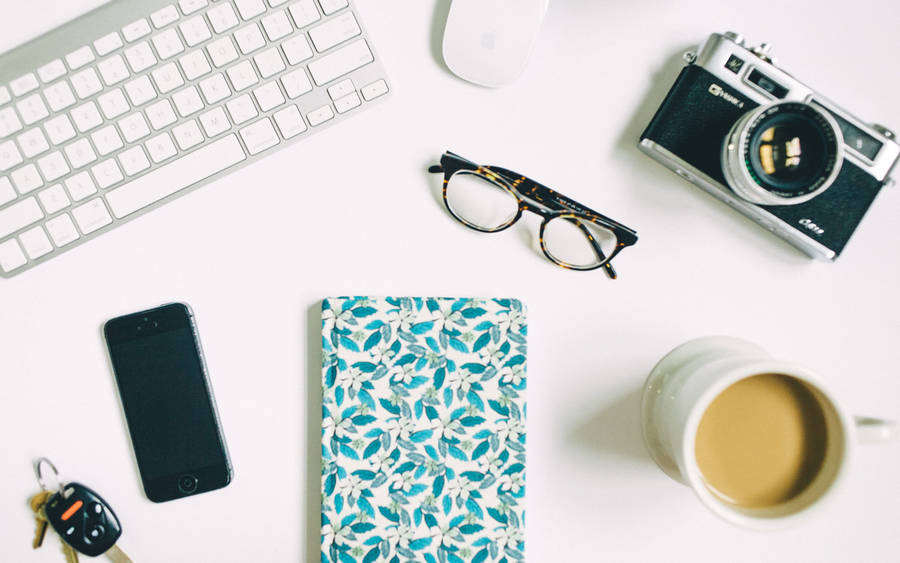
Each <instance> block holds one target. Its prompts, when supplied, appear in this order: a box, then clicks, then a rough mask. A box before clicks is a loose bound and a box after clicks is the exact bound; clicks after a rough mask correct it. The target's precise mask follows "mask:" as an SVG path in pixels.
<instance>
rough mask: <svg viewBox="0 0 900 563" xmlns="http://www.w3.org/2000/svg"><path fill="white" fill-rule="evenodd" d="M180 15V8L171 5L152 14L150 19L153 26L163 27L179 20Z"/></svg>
mask: <svg viewBox="0 0 900 563" xmlns="http://www.w3.org/2000/svg"><path fill="white" fill-rule="evenodd" d="M180 17H181V15H180V14H179V13H178V8H176V7H175V6H171V5H169V6H166V7H165V8H162V9H161V10H157V11H155V12H153V13H152V14H150V21H152V22H153V27H155V28H156V29H161V28H163V27H166V26H167V25H169V24H170V23H172V22H175V21H178V18H180Z"/></svg>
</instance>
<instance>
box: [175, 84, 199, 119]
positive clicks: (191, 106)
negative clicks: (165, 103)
mask: <svg viewBox="0 0 900 563" xmlns="http://www.w3.org/2000/svg"><path fill="white" fill-rule="evenodd" d="M172 101H173V102H175V107H176V108H177V109H178V113H180V114H181V117H187V116H189V115H191V114H192V113H195V112H198V111H200V110H201V109H203V100H201V99H200V94H199V93H198V92H197V88H195V87H194V86H190V87H188V88H185V89H184V90H181V91H180V92H176V93H175V95H174V96H172Z"/></svg>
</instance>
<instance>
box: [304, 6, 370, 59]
mask: <svg viewBox="0 0 900 563" xmlns="http://www.w3.org/2000/svg"><path fill="white" fill-rule="evenodd" d="M360 33H362V30H361V29H360V28H359V24H358V23H357V22H356V16H354V15H353V12H347V13H345V14H341V15H340V16H338V17H336V18H334V19H331V20H329V21H327V22H325V23H323V24H322V25H320V26H317V27H314V28H312V29H311V30H309V38H310V39H312V42H313V45H315V46H316V50H318V51H319V52H320V53H321V52H323V51H327V50H328V49H331V48H332V47H334V46H335V45H339V44H341V43H343V42H344V41H347V40H349V39H351V38H353V37H356V36H357V35H359V34H360Z"/></svg>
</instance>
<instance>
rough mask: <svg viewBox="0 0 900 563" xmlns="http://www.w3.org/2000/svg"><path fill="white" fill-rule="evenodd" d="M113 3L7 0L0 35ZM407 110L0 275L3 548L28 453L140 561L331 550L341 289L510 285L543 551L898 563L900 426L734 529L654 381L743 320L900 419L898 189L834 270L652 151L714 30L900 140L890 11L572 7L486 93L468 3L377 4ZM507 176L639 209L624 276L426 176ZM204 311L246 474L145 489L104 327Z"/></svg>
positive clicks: (226, 416) (532, 520) (369, 18)
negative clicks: (568, 254)
mask: <svg viewBox="0 0 900 563" xmlns="http://www.w3.org/2000/svg"><path fill="white" fill-rule="evenodd" d="M98 4H99V1H98V0H32V1H30V2H4V7H3V12H4V14H3V17H2V18H0V38H2V39H0V48H2V49H5V48H9V47H13V46H14V45H16V44H18V43H20V42H22V41H24V40H26V39H28V38H29V37H31V36H33V35H36V34H39V33H41V32H43V31H45V30H47V29H50V28H51V27H53V26H55V25H57V24H59V23H62V22H64V21H66V20H68V19H70V18H72V17H74V16H76V15H78V14H80V13H82V12H83V11H86V10H87V9H89V8H91V7H93V6H95V5H98ZM358 6H359V9H360V11H361V12H362V15H363V18H364V20H365V22H366V23H367V25H368V27H369V29H370V32H371V33H372V36H373V38H374V39H375V42H376V45H377V48H378V49H379V51H380V53H381V55H382V57H383V59H384V62H385V65H386V66H387V68H388V70H389V73H390V76H391V78H392V80H393V84H394V89H395V93H394V97H393V98H392V99H391V100H390V101H389V103H386V104H383V105H381V106H380V107H378V108H377V109H373V110H370V111H368V112H366V113H364V114H361V115H359V116H358V117H356V118H355V119H354V120H351V121H348V122H347V123H345V124H342V125H340V126H339V127H335V128H332V129H330V130H328V131H327V132H324V133H322V134H320V135H317V136H315V137H314V138H312V139H310V140H307V141H303V142H301V143H300V144H298V145H295V146H294V147H293V148H290V149H288V150H285V151H282V152H279V153H278V154H275V155H273V156H270V157H269V158H267V159H266V160H265V161H264V162H263V163H260V164H257V165H255V166H252V167H248V168H245V169H244V170H242V171H240V172H239V173H237V174H234V175H231V176H229V177H228V178H226V179H223V180H221V181H219V182H217V183H215V184H213V185H209V186H207V187H205V188H203V189H202V190H199V191H197V192H196V193H194V194H192V195H190V196H188V197H185V198H183V199H181V200H179V201H177V202H175V203H174V204H171V205H167V206H166V207H164V208H162V209H159V210H157V211H155V212H153V213H151V214H150V215H148V216H146V217H144V218H142V219H140V220H138V221H135V222H133V223H131V224H129V225H127V226H125V227H123V228H120V229H118V230H117V231H116V232H114V233H112V234H109V235H106V236H103V237H101V238H100V239H98V240H95V241H93V242H91V243H90V244H87V245H85V246H82V247H80V248H78V249H77V250H75V251H73V252H70V253H68V254H66V255H65V256H62V257H60V258H57V259H55V260H53V261H51V262H49V263H47V264H45V265H43V266H41V267H39V268H37V269H35V270H33V271H31V272H29V273H27V274H25V275H22V276H20V277H18V278H15V279H13V280H0V286H2V288H0V311H2V314H0V371H2V380H3V389H2V391H0V396H2V399H0V401H2V402H0V405H2V408H0V427H2V428H3V450H4V452H3V455H2V461H0V464H2V477H3V478H2V480H0V506H2V507H3V510H2V516H0V523H2V533H0V537H2V542H0V559H2V560H4V561H16V562H22V563H27V562H29V561H35V562H37V561H48V562H53V561H60V560H61V558H62V555H61V554H60V551H59V544H58V540H57V539H56V538H53V537H51V538H49V539H48V540H47V542H46V546H45V547H44V548H43V549H42V550H41V551H40V552H38V553H32V550H31V548H30V543H31V535H32V532H33V521H32V519H31V516H30V511H29V510H28V508H27V507H26V500H27V498H28V495H29V494H30V493H32V492H33V490H34V489H35V485H36V484H35V480H34V477H33V475H32V469H31V461H32V460H33V459H34V458H35V457H37V456H41V455H44V456H49V457H50V458H51V459H53V460H54V461H55V462H56V464H57V465H58V467H59V468H60V470H61V471H62V472H63V473H64V474H65V475H66V476H68V477H70V478H72V479H77V480H79V481H82V482H84V483H86V484H88V485H89V486H93V487H95V488H96V489H98V490H99V491H100V492H101V494H103V495H104V496H105V497H106V498H107V499H108V500H110V501H111V502H112V503H113V506H114V507H115V509H116V510H117V512H118V514H119V516H120V517H121V519H122V521H123V523H124V527H125V530H126V531H125V535H124V536H123V538H122V541H121V543H122V546H123V547H124V548H125V549H126V551H128V552H129V553H130V554H131V555H132V556H133V557H134V559H135V561H138V562H145V561H298V560H300V561H317V560H318V555H317V553H318V545H319V533H320V532H319V495H320V493H319V453H318V452H319V436H320V426H319V425H320V421H321V419H320V403H319V399H318V397H319V385H320V384H319V380H320V373H319V367H318V361H319V359H318V358H319V337H318V325H319V320H318V307H319V301H320V299H321V298H323V297H325V296H329V295H337V294H377V295H385V294H388V295H456V296H501V295H502V296H516V297H519V298H522V299H524V300H525V301H526V302H527V304H528V306H529V308H530V327H529V332H530V335H529V337H530V349H531V353H530V357H529V366H528V368H529V395H530V401H529V403H530V404H529V417H530V418H529V420H528V455H529V466H528V477H527V479H528V481H527V486H528V496H527V503H528V504H527V506H528V525H527V539H526V553H527V556H528V560H529V561H532V562H536V563H544V562H557V561H559V562H570V561H573V562H575V561H577V562H581V561H585V562H592V561H603V560H606V561H663V560H665V561H726V560H727V561H791V562H798V561H815V562H821V561H866V562H877V561H897V557H898V553H900V535H898V533H897V523H898V522H900V479H898V475H900V443H898V442H894V443H893V444H886V445H874V446H869V447H861V448H859V449H858V450H857V453H858V455H857V457H856V459H855V460H854V465H855V466H854V467H853V469H852V473H851V475H850V478H849V479H848V481H847V482H846V485H845V486H844V487H843V489H842V490H841V491H840V494H839V495H838V496H837V498H835V499H834V501H833V502H832V503H830V504H829V505H828V506H827V507H826V508H825V510H824V511H823V512H822V513H821V515H820V516H818V517H816V518H815V519H813V520H812V521H810V522H809V523H807V524H804V525H802V526H801V527H799V528H796V529H792V530H788V531H783V532H777V533H767V534H761V533H755V532H749V531H744V530H742V529H737V528H735V527H732V526H731V525H729V524H726V523H724V522H722V521H720V520H718V519H717V518H716V517H715V516H714V515H712V514H711V513H710V512H709V511H707V510H706V509H705V508H704V507H703V506H701V504H700V503H699V501H698V500H697V499H695V498H694V496H693V493H692V492H691V491H690V490H689V489H687V488H685V487H682V486H681V485H678V484H676V483H674V482H673V481H671V480H670V479H669V478H668V477H666V476H665V475H664V474H663V473H662V472H661V471H659V470H658V469H657V468H656V467H655V466H654V465H653V463H652V462H651V461H650V458H649V457H648V455H647V453H646V452H645V450H644V446H643V443H642V441H641V433H640V428H639V420H638V404H639V391H640V389H641V385H642V383H643V380H644V377H645V376H646V374H647V372H648V371H649V370H650V368H651V367H652V366H653V364H654V363H655V361H656V360H657V359H659V357H660V356H662V355H663V354H664V353H666V352H667V351H668V350H669V349H670V348H672V347H673V346H675V345H677V344H679V343H680V342H682V341H684V340H687V339H689V338H692V337H695V336H700V335H705V334H711V333H727V334H733V335H737V336H742V337H745V338H748V339H751V340H754V341H756V342H758V343H760V344H762V345H764V346H765V347H767V348H768V349H770V350H771V351H772V352H773V353H774V354H776V355H777V356H779V357H782V358H786V359H792V360H795V361H799V362H802V363H806V364H808V365H810V366H811V367H813V368H815V369H817V370H819V371H820V372H821V374H822V378H823V379H825V380H826V381H827V382H828V383H829V384H830V385H831V386H832V387H833V388H834V389H835V390H836V392H837V393H838V395H839V396H840V397H841V398H842V399H843V402H844V403H845V404H846V406H847V408H848V409H849V410H850V411H853V412H858V413H865V414H872V415H879V416H884V417H891V418H895V419H896V418H900V407H898V405H900V401H898V397H900V378H898V367H897V366H898V358H900V356H898V354H900V347H898V343H900V293H898V291H897V287H898V278H900V259H898V256H900V229H898V228H897V227H898V225H900V187H895V188H893V189H886V190H884V191H883V193H882V194H881V195H880V196H879V198H878V200H877V201H876V203H875V206H874V207H873V209H872V210H871V212H870V213H869V215H868V216H867V217H866V218H865V221H864V222H863V223H862V226H861V228H860V229H859V230H858V232H857V234H856V236H855V237H854V239H853V240H852V241H851V243H850V245H849V247H848V248H847V250H846V253H845V255H844V256H842V257H841V258H840V260H839V261H838V262H837V263H836V264H826V263H817V262H812V261H810V260H808V259H806V258H805V257H803V256H801V255H800V254H799V253H797V252H796V251H794V250H792V249H791V248H790V247H788V246H787V245H786V244H784V243H782V242H780V241H778V240H777V239H775V238H773V237H772V236H769V235H768V234H766V233H764V232H762V231H761V230H760V229H759V228H758V227H756V226H755V225H753V224H751V223H750V222H748V221H747V220H745V219H744V218H742V217H740V216H738V215H737V214H736V213H734V212H732V211H731V210H729V209H728V208H726V207H724V206H723V205H722V204H720V203H718V202H716V201H714V200H713V199H712V198H710V197H709V196H707V195H705V194H704V193H702V192H701V191H700V190H698V189H697V188H695V187H693V186H691V185H689V184H687V183H685V182H684V181H682V180H680V179H678V178H677V177H676V176H675V175H674V174H672V173H670V172H668V171H666V170H664V169H663V168H662V167H660V166H659V165H657V164H655V163H654V162H652V161H650V160H649V159H648V158H647V157H645V156H644V155H642V154H640V153H639V152H638V151H637V149H636V148H635V142H636V139H637V138H638V135H639V134H640V132H641V131H642V129H643V128H644V126H645V125H646V124H647V122H648V121H649V119H650V117H651V116H652V114H653V112H654V111H655V109H656V107H657V106H658V105H659V103H660V101H661V100H662V98H663V95H664V94H665V92H666V91H668V89H669V87H670V85H671V83H672V81H673V80H674V78H675V76H676V75H677V73H678V72H679V70H680V68H681V66H682V65H681V62H680V55H681V52H682V51H683V50H684V49H685V48H687V47H689V46H692V45H696V44H697V43H699V42H701V41H702V40H703V39H705V38H706V36H707V35H708V34H709V33H710V32H713V31H724V30H727V29H732V28H734V29H736V30H737V31H740V32H742V33H744V34H745V35H746V36H747V37H748V38H749V39H750V40H751V41H755V42H761V41H768V42H770V43H771V44H772V45H773V46H774V49H775V52H776V54H777V55H779V56H780V60H781V63H782V66H784V67H785V68H787V69H788V70H789V71H791V72H792V73H793V74H794V75H795V76H798V77H800V78H801V79H802V80H804V81H806V82H807V83H809V84H811V85H812V86H814V87H815V88H817V89H819V90H821V91H822V92H823V93H825V94H826V95H827V96H829V97H831V98H832V99H834V100H836V101H838V102H839V103H841V104H842V105H843V106H845V107H846V108H848V109H849V110H851V111H853V112H854V113H856V114H857V115H860V116H861V117H863V118H865V119H869V120H872V121H878V122H881V123H884V124H886V125H889V126H893V127H894V128H897V129H900V105H898V101H897V100H898V96H897V92H898V91H900V74H898V73H897V67H896V54H897V52H898V48H900V40H898V38H897V27H896V23H897V21H898V19H900V7H898V4H897V3H896V2H894V1H893V0H857V1H855V2H853V3H851V4H846V3H831V4H827V3H826V4H823V3H821V2H814V1H812V0H801V1H797V2H786V3H780V4H779V5H778V8H777V12H776V11H775V10H774V9H766V8H764V7H762V6H759V7H754V6H752V5H750V4H746V5H742V6H738V5H736V4H734V3H733V2H718V1H712V0H702V1H701V0H686V1H683V2H667V1H664V0H644V1H640V2H612V1H597V0H557V1H555V2H552V3H551V6H550V11H549V14H548V16H547V20H546V25H545V28H544V33H543V36H542V37H541V39H540V43H539V45H538V49H537V52H536V54H535V57H534V59H533V60H532V62H531V65H530V66H529V68H528V71H527V74H526V75H525V76H524V77H523V79H522V80H521V81H520V82H518V83H517V84H515V85H514V86H512V87H509V88H506V89H503V90H499V91H489V90H485V89H481V88H477V87H473V86H469V85H467V84H465V83H463V82H461V81H459V80H457V79H455V78H454V77H453V76H451V75H450V74H449V73H448V72H447V71H446V70H445V69H444V67H443V65H442V63H441V61H440V58H439V49H438V47H437V45H439V38H440V31H441V29H442V25H443V21H444V19H445V17H446V12H447V9H448V6H449V0H439V1H434V0H432V1H412V0H407V1H402V2H401V1H398V0H391V1H384V0H382V1H376V0H358ZM448 148H449V149H452V150H454V151H456V152H459V153H460V154H462V155H464V156H467V157H469V158H472V159H475V160H478V161H481V162H484V163H493V164H498V165H503V166H506V167H509V168H512V169H514V170H517V171H520V172H522V173H524V174H528V175H530V176H532V177H534V178H536V179H539V180H541V181H544V182H546V183H548V184H549V185H550V186H552V187H554V188H557V189H558V190H560V191H561V192H563V193H565V194H567V195H570V196H571V197H573V198H575V199H577V200H579V201H581V202H583V203H585V204H586V205H590V206H591V207H594V208H596V209H598V210H600V211H602V212H604V213H607V214H609V215H610V216H612V217H614V218H616V219H618V220H621V221H622V222H623V223H625V224H627V225H629V226H632V227H634V228H635V229H636V230H637V231H638V233H639V235H640V237H641V238H640V241H639V242H638V244H637V245H636V246H635V247H632V248H630V249H628V250H627V251H625V252H623V253H622V254H621V255H620V257H619V258H618V259H617V260H616V267H617V268H618V270H619V273H620V278H619V279H618V280H617V281H610V280H608V279H606V277H605V276H604V275H603V274H602V273H600V272H593V273H577V272H570V271H565V270H562V269H560V268H557V267H555V266H552V265H550V264H549V263H548V262H547V261H546V260H545V259H544V258H543V257H541V256H540V255H538V254H537V253H536V252H535V251H534V250H533V248H532V245H531V241H533V240H534V238H535V236H534V233H535V229H536V225H537V224H536V222H535V221H532V220H531V219H529V220H524V221H522V222H521V224H520V225H517V226H516V228H514V229H513V230H512V232H506V233H504V234H498V235H494V236H490V235H482V234H479V233H476V232H474V231H469V230H467V229H466V228H464V227H462V226H460V225H458V224H457V223H455V222H454V221H453V220H451V219H450V218H449V217H448V216H447V214H446V213H445V211H444V210H443V208H442V207H441V205H440V204H439V200H438V199H436V196H435V194H436V191H435V189H436V185H435V183H434V179H433V178H430V177H429V175H428V174H426V173H425V169H426V167H427V166H428V165H429V164H431V163H433V162H435V161H436V159H437V158H438V157H439V156H440V154H441V153H442V152H443V151H444V150H445V149H448ZM173 300H184V301H186V302H188V303H190V304H191V305H192V306H193V307H194V310H195V312H196V315H197V318H198V322H199V326H200V334H201V337H202V341H203V345H204V347H205V351H206V355H207V359H208V363H209V369H210V373H211V377H212V381H213V386H214V389H215V394H216V398H217V401H218V405H219V409H220V413H221V417H222V422H223V426H224V430H225V435H226V438H227V441H228V445H229V448H230V450H231V455H232V459H233V463H234V469H235V478H234V481H233V482H232V484H231V485H229V486H228V487H227V488H226V489H223V490H221V491H217V492H213V493H210V494H204V495H201V496H198V497H196V498H189V499H186V500H180V501H176V502H171V503H167V504H162V505H158V504H153V503H151V502H150V501H149V500H147V499H146V498H145V497H144V496H143V494H142V491H141V488H140V482H139V479H138V475H137V471H136V467H135V463H134V461H133V458H132V453H131V450H130V448H129V444H128V438H127V430H126V427H125V425H124V421H123V419H122V417H121V414H120V408H119V404H118V403H119V402H118V397H117V393H116V388H115V385H114V381H113V378H112V375H111V373H110V370H109V367H108V365H107V360H106V357H105V349H104V344H103V342H102V340H101V335H100V327H101V325H102V323H103V322H104V321H105V320H106V319H108V318H110V317H113V316H115V315H119V314H123V313H129V312H132V311H136V310H138V309H141V308H147V307H152V306H156V305H159V304H161V303H163V302H168V301H173Z"/></svg>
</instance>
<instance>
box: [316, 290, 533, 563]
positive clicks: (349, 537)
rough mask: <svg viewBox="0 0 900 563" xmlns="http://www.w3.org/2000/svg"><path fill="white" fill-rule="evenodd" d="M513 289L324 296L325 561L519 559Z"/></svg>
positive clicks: (520, 353) (518, 385)
mask: <svg viewBox="0 0 900 563" xmlns="http://www.w3.org/2000/svg"><path fill="white" fill-rule="evenodd" d="M526 334H527V326H526V315H525V309H524V307H523V305H522V303H521V302H519V301H517V300H515V299H451V298H418V297H416V298H409V297H397V298H390V297H389V298H368V297H339V298H331V299H326V300H325V301H324V302H323V304H322V348H323V362H322V364H323V365H322V377H323V379H322V388H323V408H322V411H323V412H322V493H323V494H322V561H323V563H324V562H328V563H331V562H334V563H372V562H374V561H379V562H381V561H384V562H388V563H408V562H416V563H419V562H427V563H464V562H465V563H470V562H473V563H481V562H485V561H487V562H491V563H513V562H521V561H524V557H525V556H524V531H525V507H524V498H525V413H526V411H525V386H526V377H525V364H526V362H525V358H526Z"/></svg>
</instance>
